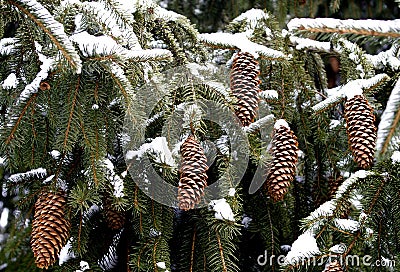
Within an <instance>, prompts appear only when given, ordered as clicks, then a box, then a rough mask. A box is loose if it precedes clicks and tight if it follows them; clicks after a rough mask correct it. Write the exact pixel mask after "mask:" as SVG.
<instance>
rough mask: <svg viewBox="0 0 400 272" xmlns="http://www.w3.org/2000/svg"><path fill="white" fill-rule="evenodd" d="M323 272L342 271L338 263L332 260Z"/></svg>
mask: <svg viewBox="0 0 400 272" xmlns="http://www.w3.org/2000/svg"><path fill="white" fill-rule="evenodd" d="M324 272H343V269H342V266H341V265H340V263H339V262H338V261H337V260H334V261H333V262H331V263H330V264H329V265H328V266H327V267H326V268H325V270H324Z"/></svg>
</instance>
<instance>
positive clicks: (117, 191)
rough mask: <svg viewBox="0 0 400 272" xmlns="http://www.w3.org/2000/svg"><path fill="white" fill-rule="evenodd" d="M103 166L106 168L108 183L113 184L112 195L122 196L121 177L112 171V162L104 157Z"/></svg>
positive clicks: (122, 185) (122, 184)
mask: <svg viewBox="0 0 400 272" xmlns="http://www.w3.org/2000/svg"><path fill="white" fill-rule="evenodd" d="M103 164H104V166H105V167H106V168H107V170H108V171H107V176H108V179H109V180H110V183H111V184H112V185H113V186H114V196H115V197H118V198H119V197H124V195H125V194H124V181H123V179H121V177H120V176H119V175H118V174H117V173H115V172H114V164H113V163H112V162H111V161H110V160H109V159H105V160H104V161H103Z"/></svg>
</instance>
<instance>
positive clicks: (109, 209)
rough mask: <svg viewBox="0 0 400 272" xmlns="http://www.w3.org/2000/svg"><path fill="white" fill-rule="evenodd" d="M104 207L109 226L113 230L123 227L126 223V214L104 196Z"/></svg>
mask: <svg viewBox="0 0 400 272" xmlns="http://www.w3.org/2000/svg"><path fill="white" fill-rule="evenodd" d="M103 207H104V213H105V218H106V222H107V226H108V227H109V228H110V229H113V230H119V229H121V228H122V227H123V226H124V224H125V214H124V212H123V211H118V210H116V209H115V208H114V207H113V206H112V203H111V200H110V199H109V198H107V197H106V196H104V198H103Z"/></svg>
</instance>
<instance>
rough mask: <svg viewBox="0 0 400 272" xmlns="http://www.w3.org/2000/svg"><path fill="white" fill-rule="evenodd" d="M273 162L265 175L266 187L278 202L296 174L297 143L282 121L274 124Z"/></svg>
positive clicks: (294, 136)
mask: <svg viewBox="0 0 400 272" xmlns="http://www.w3.org/2000/svg"><path fill="white" fill-rule="evenodd" d="M272 145H273V147H272V152H273V161H272V163H271V168H270V170H269V171H268V174H267V181H266V186H267V188H268V193H269V195H270V196H271V197H272V199H273V200H274V201H280V200H282V199H283V197H284V196H285V194H286V193H287V191H288V189H289V186H290V183H291V182H292V180H293V179H294V176H295V173H296V163H297V156H298V155H297V151H298V147H297V146H298V142H297V137H296V135H294V133H293V131H291V130H290V128H289V126H288V124H287V123H286V121H284V120H278V121H277V122H276V124H275V131H274V138H273V140H272Z"/></svg>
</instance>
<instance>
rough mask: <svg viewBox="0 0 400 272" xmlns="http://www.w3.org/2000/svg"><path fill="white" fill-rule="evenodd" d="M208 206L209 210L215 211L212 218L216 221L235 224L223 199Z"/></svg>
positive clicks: (230, 210) (228, 206) (227, 204)
mask: <svg viewBox="0 0 400 272" xmlns="http://www.w3.org/2000/svg"><path fill="white" fill-rule="evenodd" d="M209 205H210V206H209V208H210V209H213V210H214V211H215V214H214V216H215V218H216V219H219V220H228V221H232V222H235V216H234V215H233V211H232V208H231V206H230V205H229V203H228V202H226V199H225V198H221V199H216V200H212V201H211V202H210V204H209Z"/></svg>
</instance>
